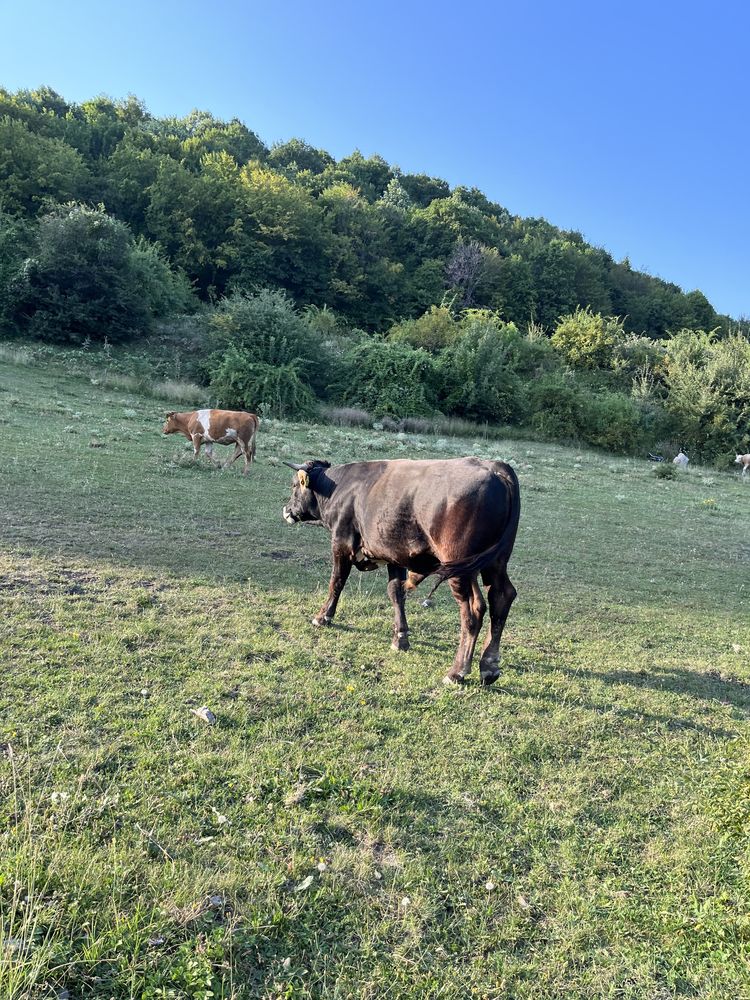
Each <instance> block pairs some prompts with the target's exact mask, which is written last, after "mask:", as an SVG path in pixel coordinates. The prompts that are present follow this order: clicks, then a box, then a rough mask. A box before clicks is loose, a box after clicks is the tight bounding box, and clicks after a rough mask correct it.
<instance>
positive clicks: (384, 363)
mask: <svg viewBox="0 0 750 1000" xmlns="http://www.w3.org/2000/svg"><path fill="white" fill-rule="evenodd" d="M436 377H437V376H436V371H435V364H434V362H433V359H432V358H431V356H430V355H429V354H428V353H427V351H423V350H421V349H415V348H413V347H410V346H409V345H408V344H399V343H392V342H389V341H384V340H375V339H372V338H370V339H367V340H365V341H363V342H361V343H359V344H356V345H355V346H354V347H353V348H352V349H351V350H350V351H349V352H348V353H347V354H346V355H345V357H344V359H343V366H342V371H341V374H340V376H339V378H338V380H337V381H336V382H335V383H334V384H333V386H332V390H333V392H334V393H335V394H336V396H337V398H338V399H339V400H340V401H341V402H342V403H346V404H347V405H350V406H356V407H361V408H362V409H365V410H368V411H369V412H371V413H373V414H374V415H375V416H377V417H381V416H385V415H389V416H393V417H413V416H422V415H424V414H427V413H431V412H432V410H433V409H434V402H435V392H434V385H435V382H436Z"/></svg>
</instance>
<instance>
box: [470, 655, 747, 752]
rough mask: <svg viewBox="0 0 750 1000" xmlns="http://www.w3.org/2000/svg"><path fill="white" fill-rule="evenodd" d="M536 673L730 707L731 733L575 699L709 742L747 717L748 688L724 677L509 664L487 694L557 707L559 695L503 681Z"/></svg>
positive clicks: (686, 672)
mask: <svg viewBox="0 0 750 1000" xmlns="http://www.w3.org/2000/svg"><path fill="white" fill-rule="evenodd" d="M534 671H540V672H548V673H550V672H553V671H554V672H559V673H562V674H564V675H565V676H567V677H569V678H571V680H581V679H582V678H583V679H585V680H590V681H599V682H602V683H604V684H609V685H613V686H614V685H622V684H628V685H630V686H632V687H636V688H648V689H650V690H655V691H664V692H670V693H673V694H680V695H689V696H691V697H694V698H699V699H701V700H705V701H717V702H720V703H722V704H728V705H731V706H732V708H733V709H734V712H733V720H734V719H736V721H737V723H738V725H737V729H735V730H730V729H726V728H723V727H720V726H711V725H706V724H705V723H703V722H698V721H696V720H694V719H690V718H684V717H677V716H674V715H667V714H664V713H660V712H653V711H650V710H649V709H647V708H635V707H629V706H623V705H618V704H617V702H616V700H615V699H611V700H607V702H606V703H600V702H596V701H594V700H593V699H591V698H581V697H576V699H575V705H576V707H579V708H585V709H587V710H589V711H592V712H597V713H601V714H606V715H614V716H616V717H617V718H620V719H623V720H627V721H631V722H634V723H639V724H644V723H656V724H657V725H660V726H664V727H665V728H667V729H669V730H671V731H674V732H677V731H680V730H684V731H690V732H695V733H699V734H701V735H704V736H709V737H711V738H712V739H721V740H727V739H734V738H735V737H736V736H737V735H738V732H739V731H740V729H741V728H742V727H743V726H744V724H745V723H746V721H747V718H748V717H749V716H750V686H748V685H745V684H743V683H742V682H739V683H738V682H736V681H732V680H724V679H722V678H716V677H710V678H709V677H706V676H705V675H700V674H696V673H695V672H694V671H689V670H676V669H668V670H667V669H663V668H656V669H655V673H654V674H647V673H646V672H645V671H639V672H638V673H635V672H632V673H631V672H629V671H627V670H612V671H596V670H588V669H571V668H568V667H564V666H558V665H556V664H553V663H550V662H545V663H543V664H538V665H531V666H529V664H528V663H523V664H514V663H513V662H512V660H511V659H509V660H508V661H506V662H505V663H504V664H503V673H504V675H505V676H501V679H500V681H499V686H497V687H496V688H494V689H490V690H491V692H492V693H493V694H495V695H500V694H505V695H509V696H511V697H512V698H521V699H523V700H529V701H537V702H543V703H548V704H554V705H559V704H560V697H559V695H558V694H556V693H554V692H549V691H532V690H529V689H528V688H520V687H519V686H518V685H515V684H513V683H512V681H509V680H508V677H507V673H508V672H511V673H515V674H516V675H519V674H529V673H533V672H534ZM664 674H667V675H668V676H667V678H666V679H664V677H663V675H664Z"/></svg>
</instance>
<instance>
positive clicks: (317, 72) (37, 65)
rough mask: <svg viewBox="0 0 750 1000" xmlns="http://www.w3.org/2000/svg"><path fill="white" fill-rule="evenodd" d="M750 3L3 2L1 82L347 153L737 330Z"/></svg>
mask: <svg viewBox="0 0 750 1000" xmlns="http://www.w3.org/2000/svg"><path fill="white" fill-rule="evenodd" d="M749 28H750V5H747V4H740V3H727V2H721V0H719V2H714V3H691V2H690V0H688V2H681V3H676V2H674V0H667V2H661V3H660V2H658V0H651V2H644V0H628V2H627V3H625V2H620V3H612V2H606V0H599V2H589V0H586V2H576V0H567V2H564V3H563V2H560V0H556V2H555V0H536V2H533V3H532V2H524V0H516V2H513V3H508V2H505V0H498V2H495V3H491V2H484V0H483V2H475V0H465V2H463V3H460V4H451V5H448V4H445V3H442V2H436V3H429V2H418V3H416V2H409V0H403V2H401V3H393V2H392V0H379V2H378V3H370V4H362V3H357V2H352V0H349V2H348V3H342V2H339V0H317V2H315V3H311V2H309V0H308V2H300V0H281V2H276V3H274V4H270V3H256V2H253V0H246V2H241V0H215V2H214V3H211V4H209V3H197V2H195V0H180V2H176V0H152V2H150V3H146V2H144V0H128V2H127V3H118V4H115V3H112V2H106V0H104V2H99V3H94V2H92V0H69V2H67V3H66V2H60V0H54V2H53V0H36V2H35V3H33V4H31V5H27V4H21V3H19V2H17V0H15V2H10V0H4V2H1V0H0V84H1V85H3V86H5V87H7V88H9V89H12V90H15V89H17V88H19V87H30V88H33V87H36V86H39V85H41V84H47V85H49V86H51V87H53V88H54V89H55V90H57V91H59V92H60V93H61V94H62V95H63V96H65V97H66V98H67V99H68V100H73V101H81V100H85V99H86V98H89V97H93V96H95V95H97V94H101V93H104V94H108V95H110V96H112V97H116V98H119V97H124V96H126V95H127V94H129V93H132V94H135V95H137V96H138V97H139V98H141V99H142V100H143V101H145V103H146V105H147V107H148V109H149V110H150V111H151V112H152V113H153V114H156V115H159V116H161V115H172V114H174V115H183V114H185V113H187V112H188V111H190V110H192V109H193V108H201V109H205V110H208V111H211V112H213V113H214V114H215V115H217V116H219V117H223V118H232V117H238V118H240V119H242V120H243V121H245V122H246V123H247V124H248V125H249V126H250V127H251V128H252V129H254V130H255V131H256V132H257V133H258V134H259V135H260V137H261V138H262V139H263V140H264V141H265V142H266V143H269V144H270V143H273V142H275V141H278V140H283V139H287V138H290V137H292V136H300V137H302V138H304V139H306V140H308V141H309V142H311V143H313V144H314V145H316V146H321V147H324V148H326V149H328V150H329V151H330V152H331V153H332V154H333V155H334V156H336V157H337V158H339V157H341V156H344V155H346V154H347V153H349V152H351V150H352V149H354V148H355V147H358V148H359V149H361V150H362V152H363V153H365V154H369V153H375V152H377V153H380V154H381V155H382V156H384V157H385V158H386V159H387V160H388V161H389V162H391V163H396V164H398V165H399V166H401V168H402V169H403V170H405V171H415V172H425V173H429V174H434V175H437V176H440V177H444V178H445V179H446V180H448V181H449V182H450V183H451V184H466V185H468V186H472V185H475V186H476V187H479V188H481V189H482V190H483V191H484V192H485V193H486V194H487V195H488V196H489V197H490V198H491V199H493V200H495V201H498V202H500V203H501V204H503V205H505V206H506V207H507V208H508V209H510V211H511V212H514V213H518V214H521V215H531V216H544V217H545V218H547V219H548V220H549V221H550V222H552V223H554V224H555V225H559V226H562V227H565V228H574V229H578V230H580V231H581V232H582V233H583V234H584V236H585V237H586V238H587V239H588V240H590V241H591V242H592V243H595V244H598V245H600V246H604V247H606V248H607V249H608V250H609V251H610V252H611V253H612V254H614V256H615V257H616V258H617V259H621V258H622V257H625V256H628V257H629V258H630V260H631V263H632V264H633V266H635V267H639V268H643V269H645V270H648V271H649V272H650V273H652V274H658V275H660V276H661V277H663V278H666V279H668V280H670V281H675V282H677V284H679V285H681V286H682V287H683V288H684V289H685V290H686V291H690V290H692V289H693V288H701V289H702V290H703V291H704V292H705V293H706V294H707V295H708V297H709V299H710V300H711V301H712V303H713V304H714V306H715V307H716V308H717V309H718V310H719V311H721V312H727V313H729V314H730V315H734V316H739V315H745V316H750V283H749V282H748V272H749V271H750V268H749V266H748V265H749V264H750V200H749V199H748V171H749V170H750V139H749V138H748V126H749V124H750V121H749V116H748V110H749V107H750V102H748V96H749V92H750V83H749V81H750V70H749V69H748V65H747V64H748V55H747V45H748V37H749V35H748V29H749Z"/></svg>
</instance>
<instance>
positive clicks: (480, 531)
mask: <svg viewBox="0 0 750 1000" xmlns="http://www.w3.org/2000/svg"><path fill="white" fill-rule="evenodd" d="M285 464H286V465H288V466H290V468H292V469H294V470H295V471H296V472H297V476H296V478H295V479H294V481H293V483H292V495H291V498H290V500H289V503H288V504H287V505H286V507H284V509H283V512H282V513H283V516H284V520H285V521H287V523H289V524H294V523H296V522H297V521H312V522H316V523H318V524H323V525H324V526H325V527H326V528H328V530H329V531H330V532H331V550H332V555H333V569H332V573H331V582H330V587H329V591H328V597H327V599H326V601H325V603H324V604H323V607H322V608H321V609H320V611H319V612H318V613H317V615H316V616H315V617H314V618H313V620H312V622H313V625H329V624H330V622H331V619H332V618H333V616H334V614H335V612H336V605H337V604H338V600H339V596H340V595H341V591H342V590H343V589H344V585H345V584H346V581H347V578H348V577H349V573H350V572H351V569H352V566H356V567H357V569H359V570H370V569H375V568H376V567H377V566H379V565H383V564H385V565H386V566H387V567H388V596H389V597H390V599H391V603H392V604H393V608H394V614H395V622H394V630H393V631H394V635H393V642H392V648H393V649H399V650H401V649H408V648H409V627H408V625H407V622H406V615H405V612H404V591H405V590H410V589H412V588H414V587H416V586H417V585H418V584H419V583H421V582H422V580H424V579H425V577H428V576H430V575H432V574H435V575H436V576H437V578H438V582H437V584H436V585H435V587H437V586H438V585H439V584H440V583H441V582H442V581H443V580H448V581H449V582H450V587H451V590H452V591H453V596H454V597H455V599H456V601H457V602H458V605H459V608H460V610H461V638H460V640H459V643H458V650H457V651H456V656H455V659H454V662H453V666H452V667H451V670H450V671H449V673H448V675H447V676H446V678H445V680H446V681H447V682H455V683H461V682H462V681H463V680H464V678H465V677H466V676H467V675H468V673H469V671H470V670H471V661H472V658H473V656H474V647H475V645H476V642H477V639H478V637H479V633H480V631H481V628H482V621H483V618H484V613H485V611H486V608H487V604H486V603H485V600H484V597H483V595H482V590H481V588H480V586H479V583H478V580H477V577H478V575H479V574H481V577H482V582H483V583H484V584H485V586H486V587H487V588H488V591H487V600H488V602H489V608H490V620H491V628H490V633H489V636H488V637H487V642H486V643H485V646H484V651H483V652H482V657H481V662H480V665H479V668H480V675H481V680H482V683H483V684H492V683H493V682H494V681H496V680H497V678H498V677H499V676H500V639H501V637H502V633H503V627H504V625H505V619H506V618H507V617H508V612H509V611H510V606H511V604H512V603H513V600H514V598H515V596H516V589H515V587H514V586H513V584H512V583H511V582H510V580H509V579H508V574H507V570H506V567H507V563H508V559H509V558H510V554H511V552H512V550H513V543H514V541H515V538H516V530H517V528H518V518H519V514H520V510H521V504H520V496H519V488H518V479H517V478H516V474H515V472H514V471H513V469H512V468H511V467H510V466H509V465H506V464H505V463H504V462H491V461H484V460H482V459H479V458H454V459H449V460H427V461H411V460H406V459H398V460H394V461H382V462H352V463H350V464H348V465H334V466H331V464H330V462H320V461H311V462H305V463H304V465H295V464H294V463H292V462H286V463H285ZM407 575H408V581H407ZM433 589H435V588H433Z"/></svg>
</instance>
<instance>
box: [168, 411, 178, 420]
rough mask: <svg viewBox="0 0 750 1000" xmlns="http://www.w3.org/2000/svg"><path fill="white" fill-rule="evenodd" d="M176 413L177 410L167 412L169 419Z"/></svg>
mask: <svg viewBox="0 0 750 1000" xmlns="http://www.w3.org/2000/svg"><path fill="white" fill-rule="evenodd" d="M175 413H177V410H170V411H169V413H168V414H167V420H169V418H170V417H173V416H174V415H175Z"/></svg>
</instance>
